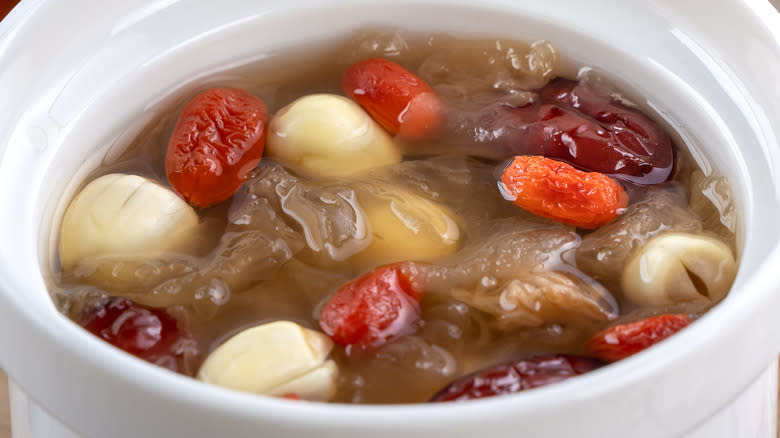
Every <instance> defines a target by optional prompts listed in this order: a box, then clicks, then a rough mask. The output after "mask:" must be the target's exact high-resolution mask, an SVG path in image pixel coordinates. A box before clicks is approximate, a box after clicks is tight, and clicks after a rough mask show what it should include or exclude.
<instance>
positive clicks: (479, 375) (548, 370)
mask: <svg viewBox="0 0 780 438" xmlns="http://www.w3.org/2000/svg"><path fill="white" fill-rule="evenodd" d="M602 365H603V363H601V362H599V361H598V360H595V359H590V358H587V357H579V356H571V355H565V354H555V355H547V356H536V357H532V358H530V359H524V360H519V361H516V362H510V363H507V364H503V365H498V366H495V367H492V368H488V369H485V370H481V371H477V372H476V373H473V374H470V375H467V376H464V377H461V378H459V379H457V380H455V381H454V382H452V383H450V384H449V385H447V387H445V388H444V389H442V390H441V391H439V392H438V393H437V394H436V395H434V396H433V397H432V398H431V400H430V401H432V402H444V401H462V400H473V399H478V398H484V397H493V396H496V395H504V394H512V393H515V392H520V391H525V390H527V389H533V388H538V387H540V386H545V385H549V384H552V383H557V382H560V381H563V380H566V379H568V378H570V377H574V376H578V375H581V374H584V373H587V372H588V371H592V370H595V369H597V368H599V367H601V366H602Z"/></svg>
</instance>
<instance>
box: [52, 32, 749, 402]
mask: <svg viewBox="0 0 780 438" xmlns="http://www.w3.org/2000/svg"><path fill="white" fill-rule="evenodd" d="M370 57H385V58H388V59H391V60H393V61H395V62H397V63H399V64H401V65H403V66H404V67H406V68H407V69H408V70H410V71H412V72H414V73H416V74H417V75H418V76H420V77H421V78H422V79H424V80H425V81H426V82H427V83H428V84H429V85H430V86H431V87H432V88H433V89H434V90H435V91H436V93H437V94H438V95H439V96H440V97H441V98H442V99H443V100H444V102H445V103H446V104H447V107H448V108H450V110H449V113H448V117H447V122H446V125H445V129H444V130H443V133H442V134H441V135H440V136H439V137H437V138H435V139H433V140H429V141H424V142H410V141H403V140H402V139H396V142H398V143H399V144H401V146H402V149H403V151H404V159H403V161H402V162H401V163H399V164H397V165H391V166H387V167H383V168H380V169H376V170H374V171H371V172H366V173H364V174H360V175H357V176H352V177H344V178H338V177H337V178H306V177H302V176H299V175H296V174H295V173H294V172H292V171H290V170H287V169H284V168H283V167H282V166H280V165H278V164H276V163H274V162H273V161H271V160H268V159H264V160H263V161H262V162H261V164H260V166H258V168H257V169H255V171H254V172H253V174H252V178H251V179H250V180H249V181H248V182H247V183H246V184H245V185H244V187H243V188H242V189H241V190H239V192H238V193H236V194H235V195H234V196H233V198H232V199H231V200H229V201H227V202H224V203H222V204H219V205H216V206H213V207H210V208H208V209H203V210H199V211H198V213H199V216H200V225H199V229H198V231H199V232H198V235H197V236H193V238H192V241H193V247H192V248H191V251H190V252H189V253H186V254H173V255H171V256H167V257H162V258H158V259H153V260H111V259H95V260H87V261H85V262H84V263H81V264H79V265H78V266H77V267H76V268H75V269H73V270H68V271H64V272H63V271H62V270H59V271H57V272H55V275H54V277H55V284H54V285H52V291H53V295H54V298H55V301H56V302H57V304H58V306H59V308H60V309H61V310H62V311H63V312H65V313H66V314H68V315H69V316H70V317H71V318H73V319H74V320H76V321H78V320H79V318H80V317H81V315H82V314H83V312H85V310H87V309H90V308H92V307H94V306H95V305H97V304H98V303H100V302H102V301H103V300H105V297H108V296H125V297H128V298H130V299H132V300H135V301H136V302H139V303H141V304H144V305H149V306H153V307H160V308H165V309H167V310H168V312H169V313H170V314H172V315H173V316H174V317H176V318H177V320H178V321H179V324H180V325H181V326H185V327H187V328H188V330H190V331H191V332H192V334H193V339H194V340H195V343H194V344H187V345H182V346H181V348H182V349H184V350H186V358H187V359H186V366H185V367H184V369H183V370H182V371H183V372H184V373H186V374H189V375H195V373H196V372H197V370H198V368H199V366H200V364H201V363H202V362H203V360H204V358H205V356H206V355H207V354H208V353H209V352H210V351H211V350H213V349H214V348H216V346H218V345H219V344H220V343H222V342H224V341H225V340H226V339H228V338H229V337H230V336H232V335H234V334H236V333H238V332H240V331H241V330H242V329H245V328H247V327H251V326H255V325H258V324H260V323H264V322H269V321H275V320H280V319H286V320H291V321H294V322H297V323H299V324H301V325H303V326H304V327H308V328H312V329H319V324H318V315H319V311H320V309H321V308H322V306H323V305H324V303H325V302H326V301H327V299H328V298H329V297H330V296H331V295H332V294H333V293H334V292H335V291H336V290H337V289H338V288H339V287H341V286H342V285H344V284H345V283H347V282H349V281H350V280H351V279H354V278H356V277H358V276H359V275H360V274H362V273H364V272H366V271H368V270H370V269H372V268H374V267H376V264H371V263H367V262H365V261H363V260H359V259H357V258H355V257H352V256H351V255H350V254H351V252H350V251H352V250H351V249H350V248H351V247H350V245H353V244H354V245H359V244H360V242H359V241H360V240H361V239H360V238H359V236H358V234H359V233H358V232H357V231H356V230H355V229H354V227H351V225H353V222H354V221H353V220H352V219H349V218H350V217H351V216H350V215H351V214H354V211H356V210H355V208H356V207H355V205H354V203H355V202H358V203H359V202H363V203H367V202H368V203H370V202H380V203H381V202H385V203H387V202H390V203H392V202H393V201H394V196H395V195H394V194H393V192H392V191H388V189H387V188H388V187H392V188H395V189H399V190H403V191H404V192H411V193H414V194H416V195H417V196H419V197H421V198H423V199H426V200H428V201H431V202H435V203H437V205H441V206H443V207H444V208H446V209H448V211H451V212H453V214H454V217H456V222H457V227H458V230H459V240H458V243H457V245H458V246H457V250H456V251H454V252H453V253H452V254H449V255H445V256H442V257H434V258H431V259H423V260H416V259H415V255H413V254H410V255H408V257H405V258H402V259H393V258H392V256H388V257H387V259H385V260H382V261H383V262H384V263H390V262H394V261H400V260H407V259H409V260H415V261H420V262H425V263H426V264H427V265H426V266H429V268H427V269H426V272H425V275H426V276H427V278H428V281H429V284H430V285H431V286H430V289H429V290H426V293H425V296H424V298H423V300H422V302H421V305H420V306H421V307H420V315H421V318H420V319H419V320H418V321H416V322H415V323H414V324H413V326H412V328H411V329H410V330H409V333H408V334H406V335H405V336H402V337H400V338H398V339H395V340H394V341H392V342H390V343H388V344H387V345H384V346H382V347H380V348H378V349H375V350H370V351H365V352H363V351H356V350H351V349H349V348H344V347H341V346H336V348H335V349H334V352H333V358H334V359H335V361H336V363H337V364H338V366H339V376H340V377H339V383H338V394H337V396H336V398H335V400H334V401H337V402H354V403H415V402H425V401H427V400H429V399H430V398H431V396H432V395H433V394H435V393H436V392H437V391H438V390H440V389H441V388H442V387H444V386H445V385H447V384H448V383H449V382H451V381H452V380H454V379H455V378H457V377H459V376H462V375H465V374H468V373H471V372H474V371H476V370H480V369H483V368H485V367H488V366H492V365H496V364H500V363H503V362H505V361H507V360H512V359H519V358H524V357H530V356H533V355H538V354H545V353H569V354H580V355H582V354H585V353H586V352H585V343H586V341H587V340H588V338H589V337H590V336H592V335H593V334H594V333H596V332H597V331H599V330H601V329H603V328H605V327H608V326H611V325H613V324H615V323H617V322H621V321H633V320H637V319H640V318H644V317H647V316H651V315H656V314H660V313H670V312H676V313H686V314H689V315H690V316H692V317H694V318H695V317H697V316H699V315H701V314H702V313H703V312H705V311H707V310H708V309H709V308H710V307H711V306H713V305H714V304H716V303H715V302H713V301H712V300H711V299H709V298H708V297H706V296H702V297H701V299H697V300H690V301H685V302H679V303H677V304H674V305H670V306H666V307H643V306H638V305H636V304H632V303H631V302H630V301H628V300H627V299H626V298H625V297H624V294H623V293H622V290H621V286H620V282H619V281H618V279H619V276H620V272H621V271H622V269H623V266H624V265H625V262H626V259H627V258H628V256H629V255H630V254H631V253H633V252H634V251H636V249H637V247H638V246H639V245H641V243H642V242H644V241H646V240H647V239H648V238H649V237H651V236H653V235H655V234H657V233H658V232H660V231H669V230H676V231H684V232H688V233H693V234H702V235H708V236H715V237H717V238H718V239H720V240H721V241H723V242H725V243H727V244H728V245H729V247H731V248H732V251H733V250H734V248H735V237H734V230H735V226H736V224H735V221H736V219H735V217H736V213H735V212H734V209H733V205H732V202H731V191H730V188H729V185H728V181H726V180H725V179H724V178H721V177H718V176H717V175H705V174H704V173H703V172H702V170H700V168H699V167H698V166H697V165H696V163H695V162H693V160H692V159H691V158H690V155H689V154H688V153H687V151H686V146H685V145H684V144H681V143H679V141H678V142H677V144H676V148H677V152H676V164H675V169H674V171H673V174H672V175H673V176H672V178H671V179H670V180H669V181H667V182H665V183H662V184H657V185H651V186H642V185H637V184H631V183H626V182H624V183H622V185H623V187H624V188H625V189H626V192H627V193H628V195H629V198H630V202H629V207H628V208H627V210H626V212H625V213H624V214H623V215H621V216H620V217H618V219H616V220H614V221H613V222H612V223H610V224H609V225H607V226H604V227H602V228H600V229H597V230H583V229H577V228H574V227H571V226H567V225H562V224H559V223H556V222H554V221H551V220H548V219H544V218H540V217H537V216H534V215H532V214H530V213H528V212H525V211H523V210H521V209H520V208H518V207H516V206H515V205H513V204H512V203H511V202H508V201H507V200H505V199H504V198H503V197H502V194H501V192H500V191H499V190H498V188H497V179H498V176H499V175H500V172H501V170H502V169H503V166H504V165H505V163H506V158H498V157H493V156H490V154H480V153H474V151H475V149H477V148H479V147H480V143H479V140H480V139H481V138H485V137H489V136H491V135H494V133H493V132H490V131H489V130H486V129H481V128H480V125H479V120H480V109H482V108H485V107H488V106H490V105H497V104H511V105H515V106H523V105H525V104H527V103H528V102H529V101H530V100H532V99H533V90H536V89H538V88H541V87H543V86H544V85H545V84H546V83H548V82H549V81H550V80H552V79H553V78H555V77H558V76H564V77H568V78H570V79H578V78H577V77H576V76H577V72H578V70H577V69H576V68H574V66H571V65H568V64H566V62H565V59H564V58H565V54H559V53H557V52H556V51H555V48H554V47H552V45H550V44H549V43H546V42H544V41H539V42H534V43H530V44H529V43H525V42H518V41H511V40H462V39H457V38H454V37H451V36H445V35H433V36H416V35H408V34H404V33H402V32H395V31H385V30H379V31H374V30H371V31H363V32H358V33H356V34H355V35H352V36H350V37H349V38H346V39H344V40H341V41H337V42H329V43H327V44H323V45H322V47H320V48H318V49H316V50H307V51H299V52H292V53H286V54H278V55H276V56H274V57H272V58H271V59H270V60H266V61H264V62H261V63H259V64H257V65H250V66H246V67H242V68H240V69H237V70H235V71H231V72H229V73H228V74H222V75H220V76H219V77H217V78H213V79H209V80H207V83H205V84H203V86H204V87H206V86H225V87H238V88H243V89H246V90H248V91H250V92H252V93H253V94H255V95H256V96H258V97H260V98H261V99H263V101H264V102H265V103H266V105H267V106H268V110H269V114H271V115H272V114H275V113H276V112H277V111H279V110H280V109H281V108H283V107H284V106H285V105H287V104H288V103H290V102H291V101H293V100H294V99H296V98H298V97H301V96H304V95H307V94H312V93H334V94H343V92H342V91H341V85H340V83H341V82H340V81H341V75H342V73H343V72H344V70H345V69H346V68H347V67H348V66H349V65H351V64H352V63H353V62H355V61H358V60H361V59H365V58H370ZM606 78H608V72H607V73H606V74H601V73H599V72H594V71H591V70H588V71H587V72H584V73H582V74H580V77H579V79H580V80H583V81H587V82H590V83H593V84H596V86H597V87H599V88H600V89H604V90H609V92H610V93H611V94H613V95H615V96H623V95H625V93H621V92H620V91H625V90H615V89H612V88H610V86H609V85H607V84H608V82H609V81H608V80H607V79H606ZM196 91H199V90H196ZM192 95H194V93H191V94H189V95H186V96H181V100H179V101H177V102H176V103H175V104H173V105H172V106H171V107H170V108H163V109H162V110H161V112H163V113H165V115H164V116H162V117H160V118H159V119H157V120H154V121H153V122H152V123H150V124H149V125H148V126H147V127H146V128H145V129H144V130H143V131H142V132H141V133H140V135H139V136H138V137H137V138H136V140H135V141H134V142H133V144H131V145H129V147H128V148H127V151H126V152H125V153H124V154H123V155H122V156H121V157H120V158H119V159H117V160H116V161H115V162H106V163H103V165H102V166H101V167H100V168H99V169H96V171H95V173H94V174H93V175H92V178H95V177H98V176H100V175H103V174H107V173H112V172H125V173H132V174H137V175H142V176H147V177H150V178H153V179H155V180H157V181H159V182H160V183H162V184H164V185H167V184H168V183H167V181H166V178H165V170H164V157H165V151H166V147H167V142H168V138H169V136H170V133H171V131H172V129H173V125H174V124H175V121H176V118H177V116H178V112H179V110H180V109H181V107H182V106H183V104H184V103H185V100H186V99H189V98H191V97H192ZM650 117H651V118H654V119H657V117H653V116H652V115H650ZM672 136H673V138H675V137H674V135H673V134H672ZM352 195H354V196H356V199H358V200H359V201H350V200H351V199H353V198H351V196H352ZM399 202H400V201H399ZM340 217H343V218H347V219H343V220H342V219H339V218H340ZM626 235H628V236H635V239H626V238H617V237H616V236H626ZM226 236H228V237H226ZM228 240H229V241H228ZM356 242H357V243H356ZM378 257H379V258H380V259H381V258H382V256H381V255H380V256H378ZM372 260H374V259H372ZM550 272H553V273H554V274H549V273H550ZM548 274H549V276H548V277H544V279H545V281H550V282H560V283H561V284H564V283H565V284H567V285H569V284H574V285H578V287H579V288H580V289H585V290H587V291H588V293H587V294H586V295H587V296H586V298H577V299H568V298H565V297H564V298H563V301H562V302H559V303H557V304H556V305H550V306H548V304H545V303H537V305H536V309H534V308H533V305H532V306H531V308H530V309H528V310H527V311H511V309H509V308H506V307H505V308H504V309H500V308H497V307H496V306H497V304H496V303H501V301H500V300H497V299H496V296H497V294H499V293H501V292H502V291H504V290H505V288H506V287H507V285H508V284H509V283H511V282H512V281H513V280H517V279H518V278H519V279H520V280H521V281H526V282H533V281H541V280H538V278H541V277H539V276H542V277H543V276H544V275H548ZM529 278H533V279H532V280H529ZM566 287H573V286H566ZM546 306H548V307H546ZM502 312H503V313H502Z"/></svg>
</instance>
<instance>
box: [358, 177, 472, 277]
mask: <svg viewBox="0 0 780 438" xmlns="http://www.w3.org/2000/svg"><path fill="white" fill-rule="evenodd" d="M374 189H375V190H370V191H366V192H363V193H361V194H360V195H359V200H360V205H361V206H362V207H363V209H364V211H365V213H366V218H367V219H368V222H369V224H370V225H371V234H372V239H371V244H370V245H369V246H368V247H367V248H366V249H364V250H363V251H361V252H359V253H358V254H356V255H355V256H354V257H353V261H354V262H356V263H357V264H359V265H361V266H365V267H368V266H377V265H382V264H387V263H392V262H397V261H401V260H410V259H413V260H418V261H427V260H432V259H435V258H437V257H440V256H443V255H447V254H451V253H453V252H455V250H456V249H458V240H459V239H460V229H459V227H458V224H457V222H456V221H455V215H454V214H453V213H452V212H450V211H449V210H448V209H447V208H446V207H444V206H442V205H439V204H438V203H436V202H434V201H430V200H428V199H425V198H423V197H421V196H418V195H415V194H413V193H411V192H408V191H405V190H400V189H395V188H390V187H381V188H376V187H374Z"/></svg>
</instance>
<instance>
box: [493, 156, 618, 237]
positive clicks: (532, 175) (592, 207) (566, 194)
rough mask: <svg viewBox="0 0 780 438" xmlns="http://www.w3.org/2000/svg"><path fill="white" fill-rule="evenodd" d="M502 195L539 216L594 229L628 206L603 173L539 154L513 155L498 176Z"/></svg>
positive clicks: (612, 182) (615, 183) (616, 186)
mask: <svg viewBox="0 0 780 438" xmlns="http://www.w3.org/2000/svg"><path fill="white" fill-rule="evenodd" d="M501 189H502V191H503V194H504V196H505V197H506V198H507V199H509V200H511V201H512V202H514V203H515V205H517V206H519V207H520V208H522V209H524V210H527V211H529V212H531V213H533V214H536V215H538V216H542V217H546V218H548V219H553V220H556V221H559V222H563V223H565V224H570V225H574V226H577V227H581V228H596V227H599V226H601V225H604V224H606V223H607V222H609V221H611V220H612V219H614V218H615V217H616V216H617V215H618V214H620V212H621V209H623V208H625V207H626V205H628V195H627V194H626V192H625V190H623V188H622V187H621V186H620V184H618V183H617V182H615V181H614V180H612V179H611V178H610V177H608V176H606V175H602V174H600V173H597V172H584V171H581V170H577V169H575V168H574V167H572V166H570V165H568V164H566V163H563V162H560V161H556V160H552V159H550V158H545V157H541V156H520V157H515V159H514V160H513V161H512V163H511V164H510V165H509V166H507V168H506V169H505V170H504V173H503V174H502V175H501Z"/></svg>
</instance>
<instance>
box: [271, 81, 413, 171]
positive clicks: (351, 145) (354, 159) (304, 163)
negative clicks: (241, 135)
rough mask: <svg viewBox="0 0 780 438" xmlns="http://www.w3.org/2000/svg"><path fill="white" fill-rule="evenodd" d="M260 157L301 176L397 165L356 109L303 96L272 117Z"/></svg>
mask: <svg viewBox="0 0 780 438" xmlns="http://www.w3.org/2000/svg"><path fill="white" fill-rule="evenodd" d="M265 154H266V156H267V157H270V158H272V159H274V160H276V161H277V162H279V163H280V164H282V165H283V166H286V167H289V168H290V169H292V170H294V171H295V172H297V173H299V174H301V175H304V176H310V177H315V176H347V175H350V174H354V173H357V172H360V171H363V170H367V169H371V168H375V167H380V166H384V165H388V164H394V163H398V162H400V161H401V153H400V151H399V150H398V148H397V147H396V146H395V144H394V143H393V140H392V138H390V135H389V134H388V133H387V132H385V131H384V130H383V129H382V127H381V126H379V125H378V124H377V123H376V122H375V121H374V120H373V119H372V118H371V116H369V115H368V113H366V112H365V111H364V110H363V108H361V107H360V105H358V104H356V103H355V102H353V101H351V100H349V99H347V98H346V97H342V96H337V95H334V94H313V95H309V96H304V97H302V98H300V99H298V100H296V101H294V102H292V103H291V104H289V105H287V106H286V107H284V108H283V109H282V110H281V111H279V113H278V114H276V115H275V116H274V118H273V119H271V123H270V124H269V130H268V140H267V142H266V149H265Z"/></svg>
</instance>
